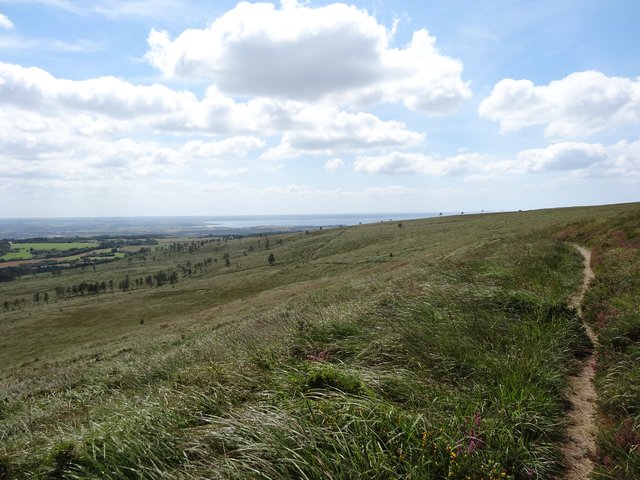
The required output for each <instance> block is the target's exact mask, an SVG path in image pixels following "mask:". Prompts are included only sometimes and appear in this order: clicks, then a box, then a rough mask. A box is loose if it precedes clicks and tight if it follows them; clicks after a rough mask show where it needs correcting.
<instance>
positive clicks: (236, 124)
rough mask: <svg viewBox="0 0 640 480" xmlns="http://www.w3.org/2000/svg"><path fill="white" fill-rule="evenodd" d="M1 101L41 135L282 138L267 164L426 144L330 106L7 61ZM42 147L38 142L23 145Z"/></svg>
mask: <svg viewBox="0 0 640 480" xmlns="http://www.w3.org/2000/svg"><path fill="white" fill-rule="evenodd" d="M0 102H1V103H2V104H3V105H4V106H5V109H4V110H3V113H5V114H6V115H8V116H7V117H6V118H5V122H3V123H6V124H7V125H8V126H9V127H10V128H13V129H14V130H15V129H16V128H17V126H16V125H17V124H20V125H23V126H29V127H25V128H36V127H37V126H41V127H42V128H41V133H42V132H44V131H46V130H51V129H52V128H53V129H54V130H60V129H61V128H62V129H64V130H69V129H73V131H74V133H77V134H85V135H109V136H114V135H116V134H118V133H120V134H125V133H126V134H128V135H131V134H133V133H143V134H147V135H148V134H149V133H154V134H155V133H174V134H185V135H188V134H190V135H193V134H207V135H234V136H237V135H250V136H272V135H281V134H282V139H281V142H280V145H279V146H277V147H275V148H274V149H273V150H272V151H270V152H269V154H268V155H267V156H268V157H270V158H287V157H294V156H296V155H299V154H307V153H328V154H331V155H338V154H339V152H341V151H363V150H370V149H372V148H378V147H399V146H408V145H415V144H416V143H419V142H421V141H422V140H423V138H424V135H423V134H421V133H418V132H413V131H410V130H407V129H406V128H405V127H404V124H402V123H400V122H394V121H383V120H380V119H379V118H378V117H376V116H375V115H373V114H369V113H362V112H361V113H351V112H346V111H343V110H340V109H338V108H336V107H331V106H326V105H319V104H308V103H304V102H300V101H291V100H276V99H267V98H256V99H251V100H248V101H247V102H237V101H235V100H234V99H232V98H230V97H227V96H225V95H223V94H222V93H220V92H219V90H218V89H216V88H214V87H212V88H209V89H207V91H206V94H205V96H204V97H203V98H202V99H198V98H197V97H196V96H195V95H194V94H193V93H191V92H188V91H176V90H173V89H170V88H168V87H166V86H163V85H159V84H154V85H134V84H131V83H129V82H126V81H124V80H121V79H118V78H114V77H102V78H95V79H89V80H81V81H76V80H67V79H60V78H56V77H54V76H52V75H51V74H49V73H48V72H46V71H44V70H42V69H39V68H35V67H31V68H24V67H21V66H19V65H12V64H6V63H0ZM9 110H12V111H11V112H10V111H9ZM56 119H57V120H56ZM20 130H21V131H22V130H23V128H22V127H21V128H20ZM20 135H22V134H21V133H18V137H20ZM32 136H33V137H35V134H33V135H32ZM56 136H57V137H58V135H57V134H56ZM63 137H64V136H63ZM59 141H60V138H58V139H56V142H59ZM42 142H43V140H42V139H36V138H34V139H32V140H29V141H28V142H22V144H23V145H37V144H39V143H42Z"/></svg>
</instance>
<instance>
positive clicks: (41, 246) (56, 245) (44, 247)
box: [0, 242, 99, 261]
mask: <svg viewBox="0 0 640 480" xmlns="http://www.w3.org/2000/svg"><path fill="white" fill-rule="evenodd" d="M98 245H99V244H98V242H51V243H37V242H36V243H20V242H14V243H12V245H11V246H12V248H11V251H10V252H9V253H7V254H5V255H3V256H2V257H0V260H7V261H8V260H28V259H31V258H34V257H38V255H37V252H60V256H64V252H66V251H69V250H77V249H81V248H94V247H95V248H97V247H98ZM34 251H35V254H34Z"/></svg>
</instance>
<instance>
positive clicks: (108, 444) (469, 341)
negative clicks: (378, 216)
mask: <svg viewBox="0 0 640 480" xmlns="http://www.w3.org/2000/svg"><path fill="white" fill-rule="evenodd" d="M639 212H640V206H638V205H620V206H607V207H597V208H596V207H593V208H576V209H559V210H547V211H538V212H521V213H510V214H495V215H475V216H464V217H445V218H437V219H429V220H418V221H403V228H398V226H397V223H395V222H393V223H392V222H387V223H384V224H375V225H363V226H359V227H354V228H339V229H329V230H326V229H325V230H323V231H321V232H310V233H309V234H305V233H300V234H287V235H277V236H270V237H268V239H269V245H270V249H269V250H266V249H265V240H266V239H267V237H255V238H245V239H241V240H233V241H228V242H226V243H225V242H224V241H220V242H217V241H214V242H209V243H204V244H199V243H198V246H197V247H196V246H195V244H194V243H192V242H194V240H192V239H181V241H183V242H185V245H187V246H189V245H191V246H192V251H191V253H189V252H188V250H183V251H177V249H171V248H170V247H171V243H173V242H170V241H164V242H161V243H160V245H158V247H159V248H157V249H156V248H155V247H154V248H152V251H151V252H149V253H147V254H144V255H133V256H131V257H129V258H127V259H121V260H115V261H113V262H111V263H107V264H101V265H96V266H95V269H94V268H93V267H92V266H89V267H86V268H84V269H83V268H76V269H72V270H67V271H64V272H63V273H62V274H61V275H60V276H56V277H53V276H51V275H35V276H28V277H23V278H21V279H18V280H16V281H14V282H10V283H6V284H0V308H1V306H2V303H1V302H4V301H7V302H10V304H11V305H12V307H11V308H10V309H9V310H2V311H1V312H0V315H1V316H0V328H2V330H3V337H2V339H0V438H2V442H1V443H0V472H2V473H1V474H0V477H1V475H4V476H5V477H6V478H43V479H44V478H114V479H115V478H149V479H158V478H159V479H162V478H165V479H170V478H171V479H173V478H186V479H196V478H199V479H205V478H272V479H276V478H281V479H285V478H309V479H324V478H335V479H342V478H363V477H369V478H383V479H384V478H388V479H392V478H394V479H395V478H416V479H418V478H420V479H421V478H460V479H465V478H471V479H474V480H477V479H480V478H483V479H494V480H495V479H502V478H511V479H530V478H556V477H557V476H559V475H560V474H561V472H562V469H563V465H562V459H561V457H560V453H559V451H560V450H559V446H560V444H561V442H562V441H563V440H564V431H565V418H566V409H567V401H566V386H567V379H568V376H569V375H570V374H571V373H572V371H574V370H575V369H576V368H577V366H578V365H579V363H580V360H581V358H583V357H584V355H585V353H586V352H587V351H589V349H591V348H592V346H591V345H590V343H589V341H588V338H587V337H586V335H585V332H584V329H583V328H582V326H581V322H580V319H579V318H578V317H577V315H576V312H575V311H573V310H572V309H571V308H569V307H568V305H567V299H568V298H569V297H570V295H571V294H572V293H573V292H574V291H575V290H576V288H577V287H578V285H579V283H580V274H581V258H580V256H579V255H578V254H577V252H575V250H573V249H572V248H571V247H570V246H569V245H567V244H566V243H564V241H565V240H572V241H580V242H583V243H587V242H589V243H591V244H592V246H596V245H599V246H600V247H598V248H601V250H596V251H597V252H600V254H599V255H600V257H599V258H600V260H599V261H600V262H601V263H600V264H599V265H600V269H601V270H603V269H604V265H607V267H606V272H610V277H607V276H606V275H605V273H604V272H605V270H603V271H602V272H600V273H599V272H598V271H596V273H597V274H598V275H599V276H600V278H602V281H601V283H598V285H597V288H595V287H594V289H593V290H592V292H590V294H589V295H590V297H588V298H590V300H589V302H590V305H599V306H601V305H602V304H603V303H602V302H604V301H605V299H606V301H607V302H609V301H611V302H614V303H615V308H617V309H621V308H622V307H623V306H624V305H626V306H627V307H628V308H629V309H631V306H632V305H634V302H635V305H637V298H638V295H637V293H638V292H637V290H636V289H635V286H637V283H634V282H635V280H634V279H635V278H637V277H636V273H637V272H635V271H634V270H633V268H629V264H628V263H627V262H629V261H631V262H636V263H635V265H636V266H637V265H638V263H637V259H636V257H633V256H631V257H628V256H623V257H620V258H619V257H617V256H614V257H612V258H619V260H617V261H615V262H614V261H613V260H611V259H609V257H606V256H605V253H604V252H605V251H609V252H615V251H617V250H615V249H613V250H605V247H601V245H604V244H605V243H606V239H607V238H609V236H608V235H609V233H607V232H610V231H614V230H616V229H620V225H618V224H621V225H622V226H623V227H624V228H627V229H629V231H630V232H631V234H633V232H637V231H638V229H637V228H636V227H635V226H633V223H632V219H633V218H637V217H638V215H639ZM630 222H631V223H632V226H631V227H629V226H628V225H629V223H630ZM629 238H631V240H633V238H635V237H628V238H627V240H629ZM198 242H199V240H198ZM609 243H611V242H609ZM607 248H609V247H607ZM626 250H628V251H631V250H629V249H626ZM626 250H625V251H626ZM633 252H635V251H632V253H631V254H630V253H625V255H635V253H633ZM270 253H273V254H274V256H275V258H276V262H275V265H273V266H270V265H269V263H268V261H267V259H268V256H269V254H270ZM224 254H229V257H230V266H229V267H226V266H225V262H224V260H223V258H224ZM391 254H393V255H391ZM612 255H613V254H612ZM615 255H618V254H617V253H615ZM209 258H211V259H217V261H212V262H211V263H210V264H207V263H206V260H207V259H209ZM605 260H606V262H605ZM187 262H189V265H191V266H192V272H191V275H188V274H186V273H185V274H183V273H182V272H183V271H184V270H183V269H182V267H184V266H186V265H187ZM616 262H617V263H616ZM198 264H200V265H202V266H201V267H198V268H196V267H195V265H198ZM159 270H165V271H168V270H174V271H176V272H179V281H178V283H177V284H176V285H174V286H170V285H165V286H162V287H148V286H146V285H142V286H139V287H133V288H132V289H131V290H130V291H129V292H122V291H119V290H118V289H117V287H116V288H115V289H114V291H113V292H111V291H109V290H107V292H106V293H100V294H97V295H88V294H85V295H84V296H76V297H72V298H62V297H61V298H58V297H57V296H56V295H55V294H54V293H53V292H54V291H55V287H56V286H62V287H65V288H66V287H67V286H70V285H75V284H78V283H80V282H82V281H86V282H102V281H105V282H108V281H109V280H112V281H113V282H115V284H116V285H117V282H118V281H119V280H121V279H123V278H125V277H126V276H127V275H128V276H129V277H130V278H131V279H134V278H141V277H145V276H147V275H150V274H153V273H155V272H158V271H159ZM621 272H622V273H621ZM616 275H617V277H616ZM599 282H600V280H599ZM616 282H617V283H616ZM623 287H624V288H623ZM607 288H613V289H614V291H615V293H616V295H615V297H607V296H606V294H605V292H608V290H607ZM600 289H602V293H598V292H600V291H601V290H600ZM36 292H38V293H40V295H41V297H42V295H43V294H44V293H45V292H48V293H49V303H45V302H43V301H40V302H39V303H36V302H34V300H33V299H34V297H33V295H34V293H36ZM16 298H17V299H20V298H25V299H26V302H25V303H24V305H22V304H20V306H18V307H16V308H13V304H14V300H15V299H16ZM607 305H609V304H607ZM589 308H590V309H591V308H592V307H589ZM598 308H600V307H598ZM625 308H626V307H625ZM591 311H592V310H589V312H591ZM594 312H595V313H589V315H591V316H590V317H589V318H592V317H593V318H597V315H598V312H596V311H595V310H594ZM632 313H633V312H632V311H631V310H629V314H628V315H627V313H625V314H624V315H625V317H624V320H622V319H621V321H620V323H619V324H617V325H618V327H616V328H617V330H611V334H610V336H609V337H607V334H606V333H604V331H603V333H602V338H603V340H606V341H603V346H601V347H599V352H600V349H604V350H603V352H604V351H605V350H606V351H607V352H613V351H616V352H618V353H617V355H619V356H618V357H616V358H615V361H614V362H613V363H612V364H611V365H612V368H609V367H607V368H606V373H603V374H602V375H601V374H600V373H599V380H598V382H599V388H609V390H604V391H606V392H607V395H605V396H603V397H602V398H607V401H611V402H612V403H613V404H612V405H608V404H606V402H604V403H603V404H602V406H601V408H602V409H603V410H605V411H606V412H608V413H607V415H610V416H611V417H612V418H613V416H614V415H617V413H616V412H618V411H622V412H624V415H627V414H628V413H629V409H630V408H631V406H632V405H634V402H636V398H635V397H634V395H636V393H637V391H636V390H635V389H634V388H635V387H634V385H635V384H634V383H633V382H634V381H633V378H634V377H633V376H631V377H629V381H627V382H626V383H625V382H622V386H620V385H621V384H620V381H619V379H618V377H616V376H615V375H619V376H620V378H627V377H626V375H628V373H627V372H634V371H635V370H634V368H635V365H636V364H637V362H636V357H634V356H633V355H635V354H634V353H633V352H635V350H634V349H635V347H636V346H637V341H638V340H637V339H636V337H635V333H634V332H636V326H635V325H636V324H635V323H634V322H635V320H634V318H635V317H633V315H632ZM594 315H595V317H594ZM608 338H610V339H609V340H607V339H608ZM614 346H615V348H614ZM616 349H617V350H616ZM600 355H602V353H600ZM634 362H635V363H634ZM603 365H604V364H603ZM625 369H626V370H625ZM607 385H608V386H607ZM616 386H617V387H616ZM614 387H615V388H618V390H615V391H614V390H612V389H613V388H614ZM620 402H622V403H620ZM625 402H626V403H625ZM635 405H636V406H637V403H635ZM634 415H635V413H634ZM616 418H617V417H616ZM625 418H626V417H625ZM634 418H635V417H634ZM622 421H623V423H622V425H623V427H622V428H623V429H622V430H620V429H619V428H618V429H617V430H615V431H613V432H612V433H608V431H603V433H602V436H603V440H602V442H601V445H603V447H601V448H604V446H605V445H607V444H606V438H607V435H609V436H611V438H612V440H611V442H610V444H611V445H612V446H611V448H612V449H613V448H614V447H615V448H619V449H621V450H620V451H618V450H616V451H615V452H614V451H613V450H611V451H609V450H607V451H606V455H608V457H607V458H609V460H607V461H609V462H613V464H614V466H613V467H611V468H609V467H607V468H609V470H607V472H610V471H612V468H623V467H619V465H621V464H623V463H624V462H627V464H628V463H629V462H631V461H632V460H633V455H635V454H634V453H633V450H632V446H633V442H634V441H635V440H634V438H633V435H634V433H633V432H634V430H633V428H634V425H633V424H630V423H629V422H628V421H627V423H624V421H626V420H624V419H623V420H622ZM620 433H621V434H623V435H622V436H624V440H625V442H626V443H624V442H622V443H621V442H620V441H618V440H620V439H621V438H622V436H620V435H619V434H620ZM625 435H626V436H625ZM616 439H617V440H616ZM616 442H617V443H616ZM630 445H631V446H630ZM625 449H626V450H625ZM603 452H604V450H603ZM616 452H617V453H616ZM614 453H615V455H614ZM630 459H631V460H630ZM604 460H605V456H604V454H603V456H602V458H601V463H603V462H604ZM599 468H604V467H599ZM624 468H627V470H619V471H620V472H622V471H624V472H626V473H627V477H626V478H633V474H634V473H635V472H637V470H634V468H636V467H634V466H633V465H631V466H630V467H629V466H627V467H624ZM3 469H4V470H3ZM614 471H615V470H614ZM620 475H622V474H620ZM620 478H624V477H623V476H620Z"/></svg>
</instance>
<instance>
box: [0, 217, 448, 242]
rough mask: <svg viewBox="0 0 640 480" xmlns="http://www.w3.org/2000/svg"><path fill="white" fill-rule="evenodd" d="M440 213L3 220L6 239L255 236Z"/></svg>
mask: <svg viewBox="0 0 640 480" xmlns="http://www.w3.org/2000/svg"><path fill="white" fill-rule="evenodd" d="M437 215H440V213H406V212H404V213H347V214H310V215H223V216H173V217H64V218H5V219H2V218H0V239H9V240H20V239H25V238H40V237H48V238H59V237H96V236H125V235H126V236H154V235H165V236H202V235H234V234H238V235H250V234H260V233H274V232H279V231H299V230H305V229H312V228H320V227H323V228H325V227H339V226H351V225H359V224H370V223H379V222H389V221H403V220H410V219H417V218H428V217H434V216H437Z"/></svg>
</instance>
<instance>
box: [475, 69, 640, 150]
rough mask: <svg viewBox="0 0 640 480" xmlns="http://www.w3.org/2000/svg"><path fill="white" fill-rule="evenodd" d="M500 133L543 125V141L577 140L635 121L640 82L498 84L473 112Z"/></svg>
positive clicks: (591, 75)
mask: <svg viewBox="0 0 640 480" xmlns="http://www.w3.org/2000/svg"><path fill="white" fill-rule="evenodd" d="M478 112H479V114H480V115H481V116H483V117H485V118H488V119H490V120H494V121H499V122H500V126H501V129H502V131H504V132H507V131H514V130H520V129H522V128H524V127H528V126H532V125H545V126H546V127H545V135H546V136H547V137H561V138H580V137H584V136H588V135H591V134H594V133H596V132H599V131H602V130H605V129H609V128H615V127H618V126H620V125H623V124H629V123H633V122H638V121H640V79H629V78H621V77H607V76H606V75H604V74H602V73H600V72H596V71H586V72H577V73H572V74H571V75H568V76H567V77H565V78H563V79H562V80H555V81H553V82H551V83H549V84H548V85H543V86H536V85H534V84H533V83H532V82H531V81H530V80H512V79H505V80H501V81H500V82H498V83H497V84H496V85H495V86H494V88H493V91H492V92H491V95H490V96H489V97H488V98H486V99H485V100H484V101H483V102H482V103H481V104H480V107H479V109H478Z"/></svg>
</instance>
